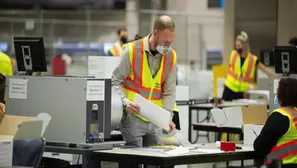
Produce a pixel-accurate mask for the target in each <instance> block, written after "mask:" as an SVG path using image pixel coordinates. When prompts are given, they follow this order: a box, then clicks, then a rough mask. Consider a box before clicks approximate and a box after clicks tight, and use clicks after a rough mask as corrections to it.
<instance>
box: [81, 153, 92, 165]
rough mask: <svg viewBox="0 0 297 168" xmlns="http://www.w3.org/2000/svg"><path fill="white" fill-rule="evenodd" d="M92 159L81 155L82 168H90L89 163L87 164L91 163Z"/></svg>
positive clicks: (86, 155)
mask: <svg viewBox="0 0 297 168" xmlns="http://www.w3.org/2000/svg"><path fill="white" fill-rule="evenodd" d="M91 160H92V159H90V158H89V155H88V154H83V155H82V168H89V167H91V165H89V164H91V163H89V161H91Z"/></svg>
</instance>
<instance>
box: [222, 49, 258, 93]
mask: <svg viewBox="0 0 297 168" xmlns="http://www.w3.org/2000/svg"><path fill="white" fill-rule="evenodd" d="M256 62H257V57H256V56H254V55H252V53H248V55H247V58H246V60H245V62H244V64H243V66H242V67H241V65H240V56H239V54H238V53H237V51H235V50H233V51H232V52H231V55H230V59H229V70H228V74H227V78H226V81H225V85H226V86H227V87H228V88H229V89H231V90H232V91H234V92H246V91H247V90H248V89H249V87H250V84H253V83H255V71H256Z"/></svg>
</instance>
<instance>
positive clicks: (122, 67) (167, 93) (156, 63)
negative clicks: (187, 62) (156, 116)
mask: <svg viewBox="0 0 297 168" xmlns="http://www.w3.org/2000/svg"><path fill="white" fill-rule="evenodd" d="M144 40H145V46H144V47H145V51H146V54H147V55H148V61H149V67H150V70H151V73H152V74H156V72H157V71H158V70H159V68H160V65H161V59H162V55H161V54H156V55H155V56H154V55H152V54H151V52H150V47H149V36H147V37H145V38H144ZM130 71H131V63H130V58H129V51H128V47H126V48H125V49H124V51H123V52H122V55H121V59H120V62H119V64H118V66H117V68H116V69H115V70H114V71H113V74H112V78H111V84H112V86H113V88H114V89H116V90H117V91H118V93H119V95H120V96H121V99H122V102H123V104H124V105H127V104H128V103H129V102H130V101H129V100H128V98H127V97H126V95H125V92H124V89H123V87H122V84H123V83H124V80H125V79H126V77H127V76H129V74H130ZM175 94H176V65H174V67H173V69H172V71H171V72H170V74H169V76H168V78H167V79H166V80H165V83H164V86H163V95H162V98H163V108H164V109H166V110H168V111H171V112H172V110H173V107H174V103H175Z"/></svg>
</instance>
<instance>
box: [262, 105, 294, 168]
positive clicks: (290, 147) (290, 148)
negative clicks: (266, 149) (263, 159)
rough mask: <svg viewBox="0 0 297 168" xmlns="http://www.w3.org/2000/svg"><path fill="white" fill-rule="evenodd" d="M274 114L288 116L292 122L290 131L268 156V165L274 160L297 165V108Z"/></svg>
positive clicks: (288, 108)
mask: <svg viewBox="0 0 297 168" xmlns="http://www.w3.org/2000/svg"><path fill="white" fill-rule="evenodd" d="M274 112H279V113H281V114H282V115H284V116H287V117H288V118H289V121H290V125H289V129H288V131H287V132H286V133H285V134H284V135H283V136H282V137H281V138H280V139H279V140H278V141H277V144H276V146H274V148H273V149H272V150H271V152H270V153H269V154H268V156H267V163H268V164H270V163H271V161H272V160H273V159H280V160H282V162H283V164H296V163H297V109H296V107H291V106H287V107H281V108H278V109H276V110H274Z"/></svg>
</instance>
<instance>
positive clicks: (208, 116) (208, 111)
mask: <svg viewBox="0 0 297 168" xmlns="http://www.w3.org/2000/svg"><path fill="white" fill-rule="evenodd" d="M209 120H210V110H207V118H206V122H207V123H209ZM206 135H207V141H208V142H210V139H209V131H207V134H206Z"/></svg>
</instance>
